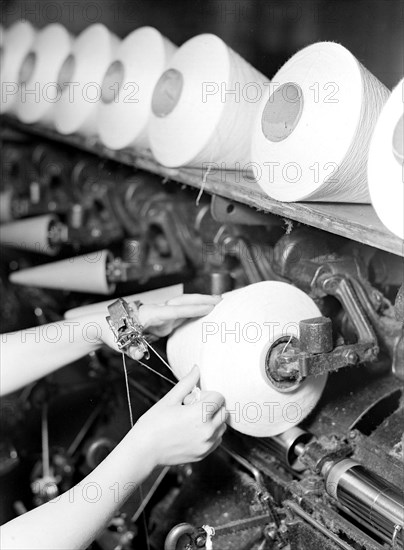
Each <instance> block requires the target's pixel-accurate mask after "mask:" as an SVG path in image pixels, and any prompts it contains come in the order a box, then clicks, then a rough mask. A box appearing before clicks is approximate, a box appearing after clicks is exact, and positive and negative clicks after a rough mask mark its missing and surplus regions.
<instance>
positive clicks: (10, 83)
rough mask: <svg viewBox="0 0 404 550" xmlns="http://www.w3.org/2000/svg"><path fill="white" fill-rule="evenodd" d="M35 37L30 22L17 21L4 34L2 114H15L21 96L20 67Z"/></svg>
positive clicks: (1, 72)
mask: <svg viewBox="0 0 404 550" xmlns="http://www.w3.org/2000/svg"><path fill="white" fill-rule="evenodd" d="M35 35H36V30H35V29H34V27H33V26H32V25H31V23H29V22H28V21H17V22H16V23H14V24H13V25H11V27H9V28H8V29H6V30H4V31H3V33H2V49H1V70H0V84H1V101H0V114H3V113H12V112H14V108H15V105H16V101H17V98H18V95H19V85H18V84H19V72H20V67H21V64H22V62H23V60H24V58H25V56H26V55H27V53H28V52H29V50H30V49H31V46H32V44H33V42H34V38H35Z"/></svg>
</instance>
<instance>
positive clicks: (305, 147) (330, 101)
mask: <svg viewBox="0 0 404 550" xmlns="http://www.w3.org/2000/svg"><path fill="white" fill-rule="evenodd" d="M388 96H389V91H388V90H387V88H386V87H385V86H383V84H381V82H379V81H378V80H377V78H375V77H374V76H373V75H372V74H371V73H370V72H369V71H367V70H366V69H365V67H363V66H362V65H361V64H360V63H359V61H358V60H357V59H356V58H355V57H354V56H353V55H352V54H351V53H350V52H349V51H348V50H347V49H346V48H344V47H343V46H341V45H339V44H335V43H332V42H319V43H317V44H312V45H311V46H308V47H307V48H304V49H303V50H301V51H300V52H298V53H297V54H296V55H294V56H293V57H292V58H291V59H289V61H287V63H285V65H284V66H283V67H282V68H281V69H280V70H279V71H278V73H276V75H275V76H274V77H273V79H272V83H271V88H270V90H269V93H267V97H266V98H265V99H264V100H263V102H262V104H261V106H260V109H259V112H258V116H257V118H256V120H255V124H254V129H253V136H252V144H251V157H252V161H253V163H252V168H253V171H254V174H255V178H256V181H257V182H258V184H259V185H260V186H261V187H262V189H263V190H264V191H265V192H266V193H267V194H268V195H269V196H270V197H272V198H274V199H276V200H280V201H287V202H289V201H303V200H304V201H323V202H347V203H369V202H370V197H369V191H368V187H367V178H366V164H367V157H368V151H369V142H370V138H371V135H372V131H373V129H374V127H375V124H376V121H377V117H378V114H379V113H380V111H381V109H382V107H383V105H384V103H385V102H386V101H387V98H388Z"/></svg>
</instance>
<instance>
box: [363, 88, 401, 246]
mask: <svg viewBox="0 0 404 550" xmlns="http://www.w3.org/2000/svg"><path fill="white" fill-rule="evenodd" d="M403 118H404V79H402V80H401V81H400V82H399V84H398V85H397V86H396V87H395V88H394V90H393V93H392V94H391V96H390V98H389V100H388V101H387V103H386V105H385V106H384V108H383V111H382V113H381V115H380V117H379V120H378V121H377V125H376V128H375V131H374V133H373V136H372V141H371V143H370V150H369V161H368V182H369V191H370V196H371V199H372V204H373V206H374V209H375V210H376V214H377V215H378V216H379V218H380V220H381V221H382V222H383V223H384V225H385V226H386V227H387V228H388V229H389V230H390V231H391V232H392V233H395V234H396V235H397V236H398V237H400V238H401V239H404V164H403V163H404V150H403V149H404V147H403V138H404V126H403V124H404V122H403Z"/></svg>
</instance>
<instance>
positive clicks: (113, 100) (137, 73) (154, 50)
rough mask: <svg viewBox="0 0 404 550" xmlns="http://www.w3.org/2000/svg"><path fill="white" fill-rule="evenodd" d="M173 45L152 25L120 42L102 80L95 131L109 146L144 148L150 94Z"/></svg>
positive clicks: (146, 145)
mask: <svg viewBox="0 0 404 550" xmlns="http://www.w3.org/2000/svg"><path fill="white" fill-rule="evenodd" d="M176 49H177V47H176V46H174V44H172V43H171V42H170V41H169V40H168V39H167V38H165V37H164V36H162V35H161V34H160V33H159V31H158V30H156V29H154V28H153V27H142V28H140V29H137V30H135V31H133V32H131V33H130V34H129V35H128V36H127V37H126V38H125V39H124V40H123V41H122V42H121V44H120V46H119V48H118V51H117V54H116V58H115V60H114V61H113V62H112V63H111V65H110V66H109V68H108V70H107V72H106V75H105V77H104V81H103V84H102V96H101V102H100V107H99V112H98V133H99V136H100V139H101V141H102V142H103V144H104V145H105V146H106V147H109V148H110V149H123V148H125V147H137V148H147V147H148V146H149V143H148V138H147V123H148V121H149V118H150V114H151V98H152V94H153V90H154V86H155V85H156V82H157V80H158V79H159V77H160V75H161V73H162V72H163V71H164V70H165V69H166V67H167V64H168V62H169V61H170V59H171V57H172V56H173V55H174V52H175V51H176Z"/></svg>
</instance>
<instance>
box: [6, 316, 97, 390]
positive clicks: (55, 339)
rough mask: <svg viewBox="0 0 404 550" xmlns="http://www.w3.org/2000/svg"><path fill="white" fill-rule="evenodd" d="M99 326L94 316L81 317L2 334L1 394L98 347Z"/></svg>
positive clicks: (40, 376) (48, 372)
mask: <svg viewBox="0 0 404 550" xmlns="http://www.w3.org/2000/svg"><path fill="white" fill-rule="evenodd" d="M101 327H102V325H101V323H99V322H98V319H97V318H96V317H81V318H80V319H77V320H70V321H59V322H57V323H51V324H48V325H42V326H39V327H33V328H29V329H25V330H21V331H18V332H13V333H8V334H2V335H1V344H0V345H1V369H0V382H1V386H0V393H1V395H5V394H7V393H10V392H13V391H15V390H17V389H20V388H21V387H23V386H25V385H26V384H29V383H31V382H33V381H35V380H37V379H39V378H42V377H43V376H46V375H48V374H50V373H51V372H53V371H55V370H57V369H58V368H60V367H62V366H64V365H67V364H69V363H72V362H73V361H76V360H77V359H79V358H80V357H83V356H85V355H86V354H87V353H90V352H91V351H93V350H95V349H97V348H98V347H100V345H101V330H102V328H101ZM104 330H105V329H104Z"/></svg>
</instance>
